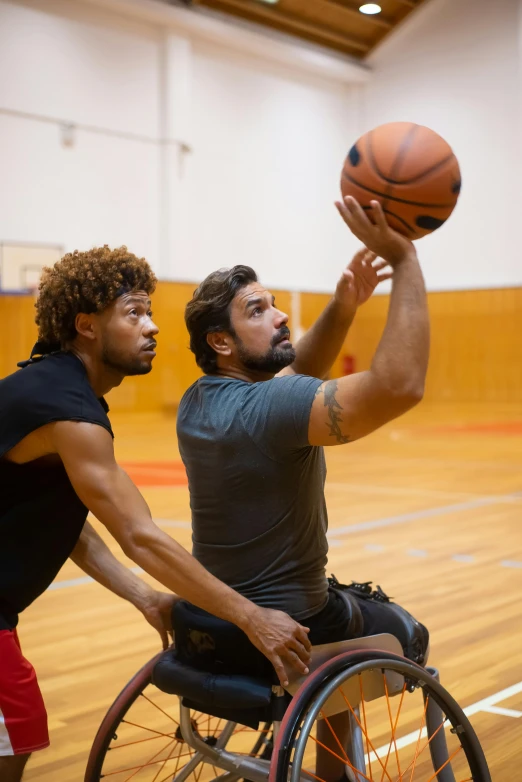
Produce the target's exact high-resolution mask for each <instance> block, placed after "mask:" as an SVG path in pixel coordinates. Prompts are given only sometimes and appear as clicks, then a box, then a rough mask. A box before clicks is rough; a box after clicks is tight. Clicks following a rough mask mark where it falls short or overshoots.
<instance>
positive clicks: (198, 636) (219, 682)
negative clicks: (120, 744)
mask: <svg viewBox="0 0 522 782" xmlns="http://www.w3.org/2000/svg"><path fill="white" fill-rule="evenodd" d="M172 618H173V628H174V636H175V646H176V648H175V649H174V648H171V649H168V650H167V651H166V652H164V653H163V654H162V655H161V657H160V658H159V660H158V662H157V663H156V665H155V666H154V669H153V672H152V681H153V683H154V684H155V685H156V687H158V689H160V690H162V691H163V692H166V693H169V694H171V695H177V696H179V697H180V698H181V699H182V703H183V705H185V706H187V707H189V708H192V709H198V710H199V711H202V712H204V713H207V714H211V715H212V716H214V717H220V718H223V719H227V720H232V721H234V722H240V723H242V724H244V725H249V726H251V727H255V728H257V726H258V725H259V723H260V722H262V721H266V720H269V721H272V720H275V719H280V718H281V716H282V714H283V713H284V710H285V709H286V706H287V705H288V703H289V702H290V700H291V697H292V696H293V695H294V694H295V693H296V692H297V690H298V689H299V687H300V686H301V685H302V683H303V682H304V681H305V679H306V678H307V677H306V676H303V675H300V674H298V673H297V672H292V671H290V670H288V671H287V673H288V676H289V685H288V687H287V688H286V693H283V692H282V691H281V690H280V688H278V686H277V680H276V678H275V672H273V671H271V670H270V666H267V664H266V661H265V660H264V658H263V661H262V663H263V664H262V666H261V667H260V666H259V658H260V656H261V655H260V652H259V651H258V650H257V649H255V648H254V647H253V646H252V645H251V644H250V641H248V639H247V637H246V636H245V634H244V633H243V632H242V631H241V630H239V628H238V627H236V626H235V625H233V624H231V623H230V622H225V621H224V620H222V619H218V618H217V617H215V616H212V615H211V614H208V613H207V612H206V611H203V610H202V609H199V608H196V607H195V606H193V605H191V604H190V603H187V602H186V601H183V600H181V601H179V602H178V603H177V604H176V605H175V607H174V610H173V617H172ZM365 648H366V649H379V650H381V651H387V652H393V653H395V654H399V655H402V648H401V645H400V643H399V641H398V640H397V638H395V637H394V636H392V635H389V634H385V633H382V634H380V635H374V636H367V637H363V638H354V639H351V640H348V641H337V642H334V643H330V644H321V645H318V646H314V647H313V648H312V654H311V657H312V660H311V663H310V666H309V668H310V673H313V672H314V671H316V670H317V669H318V668H319V667H320V666H321V665H323V664H324V663H325V662H327V661H329V660H331V659H332V658H334V657H337V656H338V655H339V654H342V653H344V652H349V651H352V650H356V649H358V650H360V649H365ZM249 657H250V658H251V659H252V660H253V663H252V673H250V672H249V659H248V658H249ZM236 667H237V669H238V671H237V672H236V670H235V669H236ZM256 669H257V671H260V673H256ZM270 675H272V678H270ZM370 679H371V677H370ZM396 684H397V685H399V684H400V683H399V682H397V683H396ZM389 687H390V689H391V690H393V689H395V686H394V683H393V682H390V683H389ZM367 693H368V697H370V698H378V697H381V695H382V694H383V689H382V680H381V679H378V678H377V679H376V680H375V686H374V687H373V689H372V683H371V680H370V681H369V684H368V690H367ZM354 697H356V693H354ZM276 702H277V709H276V711H277V714H276V713H275V711H274V709H275V708H276ZM341 706H342V704H340V703H339V704H334V703H333V702H332V703H330V704H329V709H328V711H329V712H330V713H335V711H339V710H343V708H344V707H343V708H340V707H341ZM338 707H339V708H338Z"/></svg>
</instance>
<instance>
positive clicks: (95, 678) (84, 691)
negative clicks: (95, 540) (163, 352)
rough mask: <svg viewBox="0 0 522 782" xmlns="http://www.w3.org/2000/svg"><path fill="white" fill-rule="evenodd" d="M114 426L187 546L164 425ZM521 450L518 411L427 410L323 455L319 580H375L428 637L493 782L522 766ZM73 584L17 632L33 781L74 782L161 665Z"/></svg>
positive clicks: (129, 623)
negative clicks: (324, 555) (33, 706)
mask: <svg viewBox="0 0 522 782" xmlns="http://www.w3.org/2000/svg"><path fill="white" fill-rule="evenodd" d="M112 420H113V425H114V430H115V433H116V446H117V454H118V458H119V459H120V461H121V462H122V463H124V464H125V465H126V466H127V468H128V471H129V473H130V474H131V476H132V477H133V478H134V480H135V481H136V482H137V483H138V485H139V486H140V488H141V490H142V492H143V494H144V496H145V497H146V499H147V501H148V502H149V504H150V507H151V510H152V514H153V516H154V518H155V519H156V520H157V521H158V523H159V524H160V525H161V526H162V528H163V529H165V530H166V531H167V532H168V533H169V534H171V535H172V536H174V537H176V539H177V540H179V541H180V542H181V543H182V544H183V545H185V546H187V547H189V546H190V524H189V521H190V512H189V502H188V492H187V487H186V482H185V478H184V471H183V469H182V466H180V462H179V454H178V451H177V447H176V437H175V419H174V418H173V417H163V418H162V417H160V416H157V415H153V414H150V415H148V414H143V415H134V416H124V415H122V414H118V415H113V416H112ZM521 435H522V410H521V409H520V406H518V407H516V406H514V405H512V406H504V407H499V406H497V407H493V406H491V405H487V406H486V405H475V406H471V405H466V406H461V407H455V406H439V407H433V406H430V405H428V404H422V405H421V406H420V407H419V408H418V409H417V410H415V411H413V412H412V413H410V414H409V415H407V416H405V417H404V418H402V419H400V420H399V421H396V422H394V423H392V424H391V425H389V426H387V427H386V428H385V429H383V430H381V431H380V432H378V433H375V434H374V435H372V436H371V437H368V438H366V439H365V440H362V441H360V442H358V443H355V444H352V445H349V446H344V447H340V448H330V449H329V450H328V470H329V471H328V484H327V501H328V508H329V514H330V546H331V547H330V567H329V570H330V572H333V573H335V575H336V576H337V577H338V578H339V579H340V580H343V579H348V580H349V579H354V580H361V581H367V580H373V581H374V582H376V583H378V584H380V585H381V586H382V587H383V589H384V590H385V591H386V592H387V593H388V594H389V595H390V596H392V597H393V598H394V599H396V600H397V601H399V602H401V603H403V604H404V605H405V606H406V607H407V608H408V609H410V610H411V611H412V613H414V614H415V615H416V616H418V618H419V619H421V620H422V621H423V622H424V623H425V624H426V625H427V626H428V627H429V629H430V632H431V638H432V645H431V657H430V663H431V664H433V665H435V666H436V667H438V668H439V669H440V672H441V678H442V682H443V683H444V685H445V686H446V687H447V689H448V690H449V691H450V693H451V694H452V695H453V696H454V697H455V698H456V699H457V701H458V702H459V703H460V704H461V705H462V706H464V707H474V708H472V710H471V712H472V713H473V716H472V717H471V719H472V722H473V724H474V726H475V728H476V730H477V731H478V733H479V737H480V739H481V741H482V744H483V746H484V749H485V751H486V755H487V758H488V761H489V764H490V768H491V772H492V777H493V780H494V782H508V781H509V782H511V780H514V779H517V778H519V774H520V767H521V765H522V720H521V719H520V718H521V717H522V621H521V617H522V608H521V602H520V596H521V594H522V535H521V532H520V521H521V515H522V448H521V445H520V443H521ZM98 526H99V525H98ZM104 537H105V538H107V536H106V535H104ZM111 548H112V549H113V550H116V547H115V546H112V545H111ZM122 558H123V557H122ZM82 576H83V574H82V573H81V571H79V570H78V568H76V566H75V565H74V564H73V563H71V562H68V563H67V564H66V565H65V567H64V568H63V570H62V571H61V573H60V574H59V576H58V578H57V581H56V582H55V584H54V585H53V588H51V589H50V590H49V591H48V592H46V594H45V595H43V596H42V597H41V598H40V599H39V600H38V601H37V603H36V604H34V605H33V606H32V607H30V608H29V609H28V610H27V611H26V612H25V614H24V615H23V618H22V621H21V623H20V627H19V632H20V637H21V641H22V645H23V648H24V650H25V652H26V654H27V657H28V658H29V659H30V660H31V662H32V663H33V664H34V666H35V668H36V670H37V672H38V675H39V680H40V683H41V687H42V691H43V694H44V698H45V701H46V704H47V708H48V712H49V722H50V733H51V748H50V749H48V750H45V751H43V752H39V753H36V754H35V755H34V757H33V758H32V759H31V761H30V763H29V765H28V767H27V772H26V776H25V777H24V780H28V782H32V781H33V780H38V782H81V780H83V772H84V769H85V762H86V758H87V754H88V751H89V747H90V744H91V742H92V739H93V737H94V734H95V732H96V729H97V727H98V725H99V723H100V720H101V719H102V716H103V714H104V713H105V710H106V709H107V707H108V706H109V704H110V703H111V702H112V700H113V699H114V697H115V696H116V695H117V694H118V692H119V691H120V689H121V688H122V687H123V685H124V684H125V683H126V682H127V681H128V680H129V679H130V677H131V676H132V675H133V674H134V673H135V672H136V670H137V669H138V668H139V667H141V665H142V664H143V663H144V662H145V661H146V660H148V659H149V658H150V657H151V656H152V655H153V654H154V653H155V652H156V651H157V650H158V643H157V641H156V636H155V633H154V631H153V630H152V629H150V628H149V626H148V625H147V624H146V623H145V621H144V620H143V619H142V618H141V616H140V615H139V614H138V613H137V612H136V611H135V609H134V608H132V607H131V606H129V605H128V604H126V603H124V602H123V601H121V600H119V599H118V598H117V597H115V596H113V595H112V594H111V593H109V592H108V591H106V590H104V589H103V588H102V587H100V586H98V585H97V584H95V583H85V579H84V578H82ZM145 578H148V577H145ZM78 579H80V581H77V580H78ZM484 699H489V700H486V702H483V701H484Z"/></svg>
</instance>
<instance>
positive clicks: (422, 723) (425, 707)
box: [410, 695, 430, 782]
mask: <svg viewBox="0 0 522 782" xmlns="http://www.w3.org/2000/svg"><path fill="white" fill-rule="evenodd" d="M429 700H430V696H429V695H428V697H427V698H426V702H425V704H424V711H423V712H422V717H421V722H420V727H419V738H418V739H417V746H416V747H415V756H414V758H413V766H412V769H411V774H410V782H413V775H414V773H415V766H416V765H417V760H418V758H419V755H420V752H419V746H420V743H421V739H422V731H423V729H424V725H425V722H426V712H427V711H428V703H429Z"/></svg>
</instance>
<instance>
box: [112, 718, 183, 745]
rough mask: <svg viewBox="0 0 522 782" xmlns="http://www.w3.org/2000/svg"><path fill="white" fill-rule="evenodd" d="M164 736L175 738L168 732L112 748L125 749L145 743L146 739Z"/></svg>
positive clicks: (150, 739) (152, 739) (151, 739)
mask: <svg viewBox="0 0 522 782" xmlns="http://www.w3.org/2000/svg"><path fill="white" fill-rule="evenodd" d="M127 724H130V723H127ZM162 738H171V739H173V738H174V736H168V735H167V734H164V733H161V734H160V735H159V736H149V738H147V739H137V740H136V741H129V742H128V743H127V744H116V745H115V746H114V747H111V750H112V751H114V750H115V749H125V747H134V746H136V744H144V743H145V742H146V741H154V740H155V739H162Z"/></svg>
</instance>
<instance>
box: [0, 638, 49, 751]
mask: <svg viewBox="0 0 522 782" xmlns="http://www.w3.org/2000/svg"><path fill="white" fill-rule="evenodd" d="M48 746H49V733H48V731H47V713H46V711H45V706H44V702H43V698H42V693H41V692H40V687H39V686H38V682H37V680H36V673H35V671H34V668H33V666H32V665H31V663H29V662H28V661H27V660H26V659H25V657H24V656H23V654H22V650H21V649H20V642H19V641H18V636H17V634H16V630H0V757H1V756H4V755H25V754H28V753H29V752H34V751H35V750H37V749H44V747H48Z"/></svg>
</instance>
